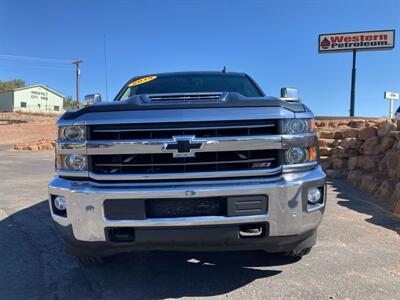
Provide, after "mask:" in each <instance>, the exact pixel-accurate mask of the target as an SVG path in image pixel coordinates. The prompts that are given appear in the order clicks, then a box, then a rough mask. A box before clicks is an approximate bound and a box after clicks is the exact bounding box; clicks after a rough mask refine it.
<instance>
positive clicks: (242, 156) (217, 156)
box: [91, 150, 278, 174]
mask: <svg viewBox="0 0 400 300" xmlns="http://www.w3.org/2000/svg"><path fill="white" fill-rule="evenodd" d="M91 164H92V170H93V173H96V174H141V173H142V174H157V173H187V172H217V171H240V170H257V169H263V168H276V167H277V166H278V150H255V151H224V152H200V153H196V156H195V157H179V158H176V157H173V156H172V155H171V154H170V153H160V154H125V155H95V156H92V158H91Z"/></svg>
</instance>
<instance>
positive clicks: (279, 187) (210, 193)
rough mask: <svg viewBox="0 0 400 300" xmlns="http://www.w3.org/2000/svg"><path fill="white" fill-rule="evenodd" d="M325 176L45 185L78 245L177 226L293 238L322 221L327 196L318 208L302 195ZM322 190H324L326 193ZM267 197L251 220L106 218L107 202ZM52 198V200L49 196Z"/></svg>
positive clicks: (319, 171)
mask: <svg viewBox="0 0 400 300" xmlns="http://www.w3.org/2000/svg"><path fill="white" fill-rule="evenodd" d="M325 177H326V176H325V173H324V172H323V171H322V169H321V168H320V167H319V166H318V167H316V168H315V169H312V170H309V171H304V172H298V173H290V174H283V175H281V176H276V177H271V178H262V179H259V178H257V179H255V178H247V179H236V180H233V179H232V180H212V181H211V180H210V181H192V182H175V183H172V182H168V183H166V182H164V183H152V184H149V183H146V184H133V183H130V184H118V183H94V182H89V181H70V180H66V179H63V178H60V177H55V178H54V179H53V181H52V182H51V183H50V184H49V194H50V196H55V195H61V196H64V197H65V199H66V202H67V217H66V218H64V217H60V216H57V215H56V214H54V212H53V211H52V206H51V205H50V210H51V215H52V218H53V219H54V221H55V222H57V223H58V224H60V225H61V226H64V227H69V226H70V225H71V227H72V231H73V234H74V237H75V238H76V239H77V240H80V241H90V242H94V241H106V235H105V228H106V227H119V226H121V227H141V228H149V227H151V228H160V227H161V228H167V227H179V226H204V225H227V224H244V223H258V222H260V223H268V224H269V236H271V237H272V236H292V235H299V234H302V233H304V232H307V231H310V230H313V229H315V228H316V227H317V226H318V225H319V223H320V222H321V219H322V215H323V211H324V207H325V199H326V195H324V201H323V203H322V204H318V205H314V206H312V207H310V206H308V205H307V201H306V193H307V190H308V189H309V188H311V187H320V186H325ZM324 190H325V191H326V188H325V189H324ZM239 195H240V196H242V195H267V196H268V199H269V203H268V212H267V213H266V214H262V215H250V216H232V217H223V216H207V217H185V218H157V219H145V220H118V221H115V220H108V219H106V218H105V216H104V210H103V202H104V200H106V199H132V201H134V200H135V199H144V198H146V199H150V198H195V197H215V196H239ZM49 199H51V197H49Z"/></svg>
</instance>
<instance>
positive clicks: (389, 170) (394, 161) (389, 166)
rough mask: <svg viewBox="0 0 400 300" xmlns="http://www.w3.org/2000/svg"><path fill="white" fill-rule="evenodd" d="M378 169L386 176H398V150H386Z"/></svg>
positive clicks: (399, 153) (399, 174)
mask: <svg viewBox="0 0 400 300" xmlns="http://www.w3.org/2000/svg"><path fill="white" fill-rule="evenodd" d="M379 171H380V172H382V173H384V174H386V175H387V176H388V177H391V178H394V177H400V152H399V151H388V152H386V154H385V157H384V159H383V160H382V162H381V164H380V165H379Z"/></svg>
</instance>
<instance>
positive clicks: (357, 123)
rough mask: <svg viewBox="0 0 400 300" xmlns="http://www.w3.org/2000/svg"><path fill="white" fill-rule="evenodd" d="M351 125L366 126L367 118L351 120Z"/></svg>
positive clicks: (356, 126) (354, 126) (355, 126)
mask: <svg viewBox="0 0 400 300" xmlns="http://www.w3.org/2000/svg"><path fill="white" fill-rule="evenodd" d="M349 126H350V127H351V128H364V127H365V120H351V121H350V122H349Z"/></svg>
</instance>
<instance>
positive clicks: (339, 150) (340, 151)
mask: <svg viewBox="0 0 400 300" xmlns="http://www.w3.org/2000/svg"><path fill="white" fill-rule="evenodd" d="M331 153H332V157H333V158H348V157H349V156H348V155H347V153H346V151H345V149H344V148H343V147H342V146H337V147H336V148H334V149H333V150H332V152H331Z"/></svg>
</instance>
